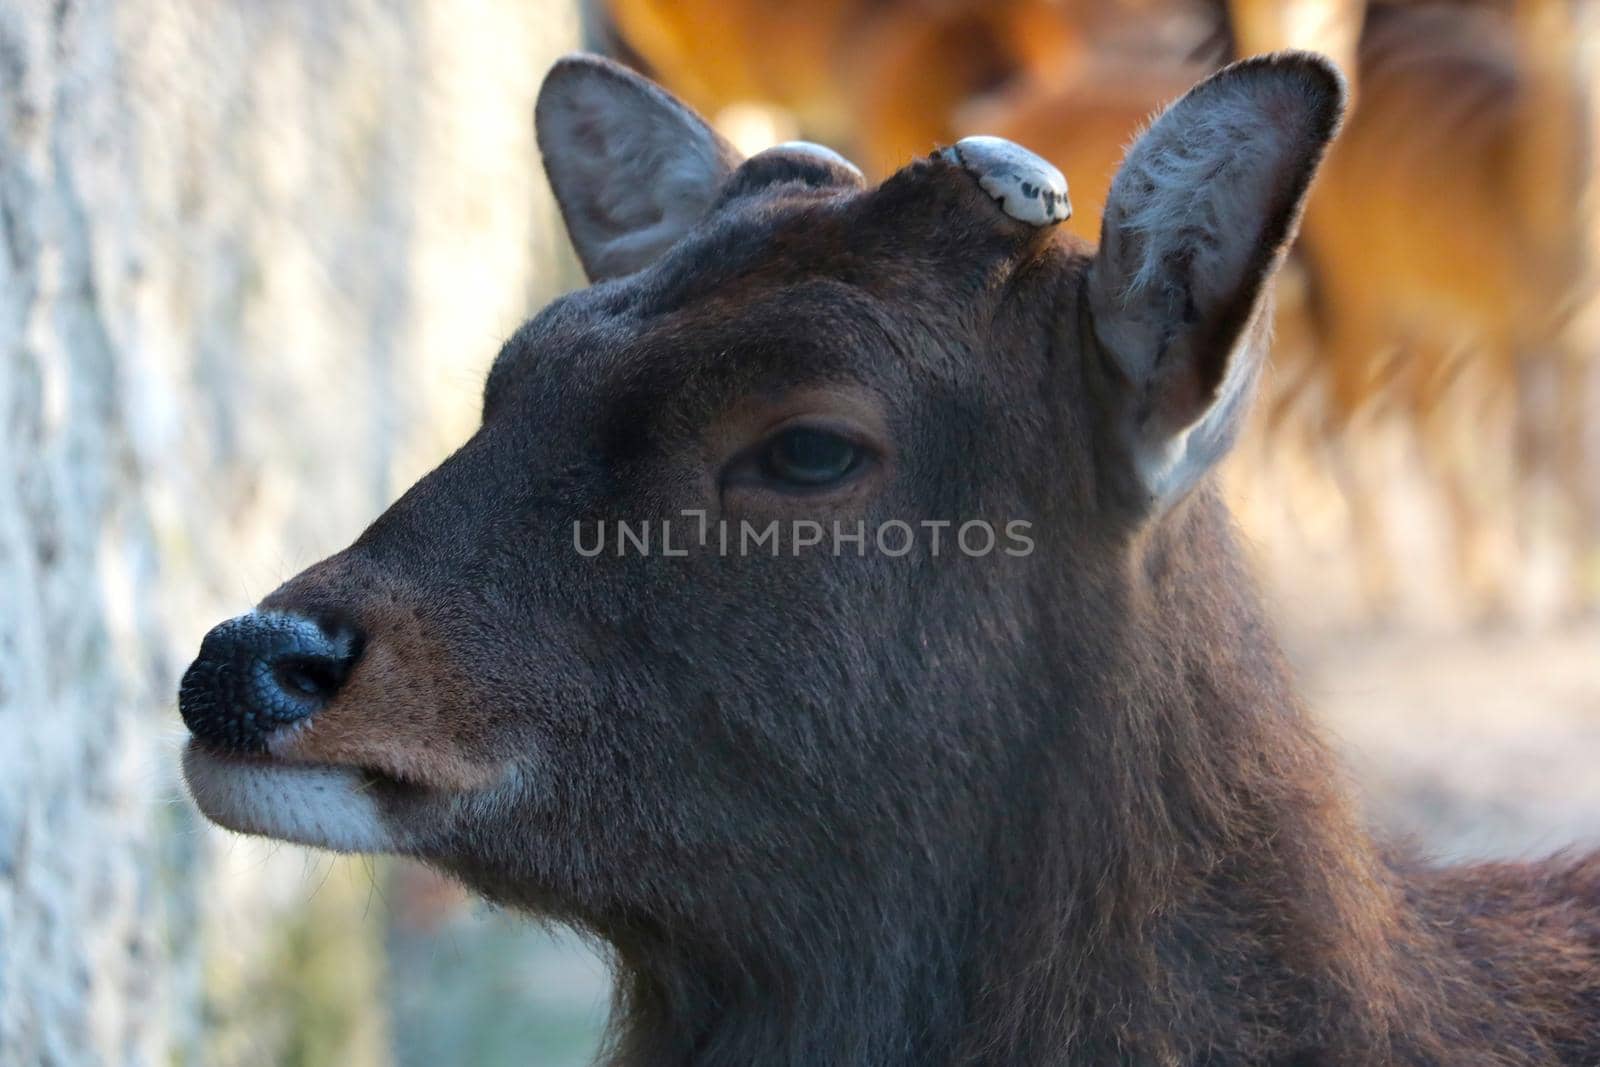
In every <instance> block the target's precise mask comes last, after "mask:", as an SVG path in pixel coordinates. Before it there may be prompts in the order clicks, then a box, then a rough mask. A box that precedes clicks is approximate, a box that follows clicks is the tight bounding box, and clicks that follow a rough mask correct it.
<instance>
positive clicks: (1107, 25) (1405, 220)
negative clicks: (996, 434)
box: [604, 0, 1600, 610]
mask: <svg viewBox="0 0 1600 1067" xmlns="http://www.w3.org/2000/svg"><path fill="white" fill-rule="evenodd" d="M604 6H605V13H606V14H607V15H608V16H609V18H610V20H611V25H612V27H613V31H612V32H613V33H614V34H615V36H616V38H617V40H619V41H622V42H625V43H626V46H627V49H628V50H630V51H631V52H632V53H633V54H634V57H635V58H636V60H637V61H639V62H641V64H642V65H644V66H645V67H646V68H647V69H648V70H649V71H650V72H651V73H653V74H654V75H655V76H657V77H658V78H660V79H661V80H662V81H663V82H664V83H665V84H666V85H668V86H669V87H671V88H672V89H674V90H675V91H678V92H681V93H684V94H685V95H686V96H687V97H688V98H689V99H690V101H691V102H693V103H694V104H696V105H697V106H699V107H701V108H702V109H705V110H707V111H708V112H710V113H712V114H715V113H716V112H717V110H718V109H719V108H721V107H724V106H726V105H728V104H730V103H735V102H741V101H755V102H762V103H767V104H771V105H775V106H779V107H782V108H785V109H788V110H789V111H791V112H792V113H793V114H794V116H795V117H796V118H797V120H798V122H799V124H800V127H801V129H802V131H803V132H805V133H806V134H808V135H811V136H816V137H819V138H822V139H826V140H829V141H831V142H833V143H836V144H839V145H840V146H841V147H845V148H847V149H848V150H850V151H851V152H853V153H854V155H855V158H856V160H857V162H859V163H860V164H861V165H862V166H863V167H864V168H865V169H866V170H867V172H868V173H869V174H881V173H883V172H884V171H885V170H886V169H887V168H888V167H889V166H890V165H892V163H893V162H894V161H897V160H900V159H903V158H905V157H906V156H909V155H914V154H916V153H919V152H925V151H927V150H928V149H929V148H930V147H931V146H932V145H933V144H935V143H948V142H950V141H953V140H954V139H956V138H958V137H960V136H963V135H966V134H969V133H978V132H982V133H992V134H997V135H999V136H1004V137H1008V138H1011V139H1013V140H1017V141H1019V142H1021V143H1024V144H1027V145H1028V146H1029V147H1031V148H1033V149H1035V150H1036V151H1039V152H1040V153H1042V154H1044V155H1045V156H1047V157H1049V158H1050V159H1051V160H1052V162H1054V163H1056V164H1057V165H1058V166H1059V167H1060V168H1061V169H1062V170H1063V172H1065V173H1066V175H1067V177H1068V180H1069V182H1070V183H1071V186H1072V199H1073V204H1074V209H1075V214H1074V217H1073V219H1072V220H1071V221H1070V222H1069V223H1068V225H1069V227H1070V228H1072V229H1073V230H1074V231H1075V232H1077V233H1079V234H1081V235H1083V236H1086V237H1090V238H1093V237H1097V236H1098V232H1099V225H1100V212H1101V207H1102V205H1103V204H1104V199H1105V194H1106V190H1107V188H1108V187H1109V183H1110V179H1111V175H1112V173H1113V171H1114V170H1115V167H1116V164H1117V162H1118V161H1119V160H1120V159H1121V156H1122V151H1123V149H1124V147H1125V146H1126V144H1127V143H1128V141H1129V140H1130V139H1131V137H1132V136H1133V134H1134V133H1135V132H1136V131H1137V130H1138V129H1139V128H1140V126H1141V125H1142V124H1143V122H1144V121H1145V119H1146V118H1147V117H1148V115H1149V114H1150V113H1151V112H1152V111H1153V110H1155V109H1156V108H1157V107H1159V106H1160V105H1161V104H1162V103H1164V102H1165V101H1167V100H1170V99H1171V98H1173V97H1174V96H1176V95H1177V94H1178V92H1179V91H1180V90H1181V89H1182V88H1183V87H1184V86H1185V85H1187V84H1189V83H1190V82H1192V81H1193V80H1194V78H1195V77H1197V76H1198V75H1199V74H1200V73H1203V72H1204V71H1205V70H1206V69H1209V68H1211V67H1214V66H1215V65H1217V64H1218V63H1219V62H1220V61H1222V60H1224V59H1225V58H1227V57H1228V55H1229V53H1238V54H1251V53H1256V52H1262V51H1267V50H1271V49H1275V48H1281V47H1287V46H1293V47H1313V48H1318V49H1320V50H1322V51H1325V52H1328V53H1329V54H1331V55H1332V56H1333V57H1334V58H1335V60H1336V61H1338V62H1340V64H1341V65H1342V66H1344V67H1345V69H1346V71H1347V73H1348V74H1349V75H1350V76H1351V78H1352V82H1353V84H1354V86H1355V89H1356V106H1355V108H1354V110H1353V112H1352V115H1351V118H1350V120H1349V122H1348V124H1347V127H1346V132H1345V134H1344V137H1343V138H1342V140H1341V141H1340V143H1339V144H1338V145H1336V146H1335V148H1334V150H1333V152H1332V153H1331V154H1330V157H1329V160H1328V164H1327V167H1326V169H1325V171H1324V175H1323V178H1322V181H1321V182H1320V184H1319V186H1318V188H1317V190H1316V192H1315V193H1314V194H1313V196H1312V198H1311V202H1310V204H1309V205H1308V208H1307V214H1306V220H1305V225H1304V231H1303V234H1302V237H1301V240H1300V243H1299V246H1298V249H1297V259H1298V264H1299V266H1300V268H1301V271H1302V272H1303V277H1304V279H1305V280H1304V285H1303V292H1304V293H1305V299H1303V300H1299V301H1297V300H1293V299H1290V300H1286V301H1284V303H1283V305H1282V308H1281V310H1280V322H1279V331H1278V332H1279V335H1280V338H1281V343H1280V345H1279V351H1278V360H1279V364H1280V369H1279V373H1278V374H1277V376H1276V377H1275V379H1274V381H1275V383H1276V384H1275V388H1276V390H1277V392H1278V394H1279V395H1278V396H1277V397H1276V399H1275V400H1274V402H1273V409H1274V410H1275V412H1276V413H1277V416H1278V418H1277V419H1276V420H1275V421H1276V422H1277V423H1278V424H1279V425H1280V427H1284V428H1288V427H1294V428H1298V429H1299V430H1300V431H1302V432H1303V433H1304V434H1305V435H1306V436H1307V437H1308V438H1309V439H1310V441H1311V443H1312V444H1313V445H1314V446H1315V447H1318V448H1321V447H1323V446H1327V447H1329V448H1331V449H1332V453H1331V454H1332V461H1333V462H1332V466H1333V470H1334V473H1335V476H1336V477H1338V478H1339V480H1340V484H1341V487H1342V488H1343V489H1344V491H1345V496H1346V498H1347V500H1348V502H1349V505H1350V514H1351V517H1352V522H1353V527H1354V529H1353V533H1354V534H1355V540H1356V544H1357V547H1358V549H1360V550H1361V551H1362V552H1363V556H1364V562H1363V570H1364V576H1365V580H1366V584H1367V587H1368V596H1369V598H1370V600H1371V602H1372V603H1373V605H1374V606H1378V607H1382V606H1386V605H1387V603H1388V602H1389V600H1390V599H1391V598H1392V596H1393V590H1392V580H1391V578H1390V576H1389V573H1388V572H1389V565H1388V563H1387V555H1386V550H1385V548H1384V546H1383V541H1384V532H1383V526H1384V522H1383V515H1382V513H1381V509H1380V507H1379V505H1378V504H1377V503H1376V502H1375V500H1376V498H1377V497H1378V496H1379V495H1381V490H1380V488H1379V487H1377V486H1374V485H1371V484H1366V483H1364V482H1363V480H1362V477H1361V473H1360V472H1359V470H1357V469H1356V468H1355V467H1354V466H1352V464H1351V462H1350V461H1349V460H1348V458H1347V457H1346V456H1345V454H1344V445H1343V442H1344V441H1345V440H1346V439H1347V437H1348V432H1349V431H1350V429H1351V426H1350V424H1351V421H1352V420H1353V419H1355V418H1356V417H1357V416H1359V415H1364V414H1366V413H1368V412H1375V413H1378V414H1380V415H1383V416H1387V417H1391V418H1398V419H1399V421H1401V422H1402V423H1403V424H1405V425H1407V426H1409V427H1410V429H1411V432H1412V434H1413V436H1414V437H1415V439H1416V442H1417V445H1418V450H1419V453H1420V455H1421V457H1422V459H1423V461H1424V463H1425V466H1426V469H1427V471H1428V473H1429V474H1430V476H1431V477H1432V479H1433V480H1434V481H1435V482H1436V484H1437V486H1438V488H1439V491H1440V492H1441V494H1442V495H1443V497H1444V499H1445V501H1446V509H1447V511H1448V514H1449V518H1450V520H1451V522H1450V527H1451V531H1452V536H1453V537H1454V539H1455V543H1456V548H1455V555H1456V564H1455V571H1456V573H1457V576H1458V577H1459V578H1460V580H1461V584H1462V585H1463V586H1464V588H1465V590H1466V592H1465V594H1464V596H1463V599H1464V601H1465V604H1466V606H1468V607H1470V608H1472V609H1475V610H1494V609H1495V608H1496V606H1497V605H1498V604H1499V603H1500V602H1501V600H1502V599H1503V597H1504V596H1505V594H1506V590H1505V586H1506V585H1507V584H1508V583H1509V582H1510V581H1511V576H1510V575H1508V574H1507V573H1505V571H1506V567H1505V564H1504V563H1503V562H1501V563H1496V562H1494V561H1493V560H1492V559H1491V552H1490V550H1489V548H1488V547H1486V545H1487V542H1488V533H1487V531H1489V530H1490V529H1491V528H1494V527H1495V526H1496V524H1497V523H1498V524H1500V525H1501V526H1503V525H1505V523H1504V517H1505V513H1506V512H1507V511H1508V510H1519V509H1520V510H1521V511H1522V512H1525V513H1527V514H1528V515H1530V516H1532V517H1533V518H1534V519H1536V520H1537V521H1539V522H1542V523H1543V524H1544V525H1545V526H1546V527H1548V528H1549V529H1550V530H1553V531H1554V536H1555V538H1556V539H1557V540H1558V541H1559V543H1561V544H1562V545H1563V546H1564V551H1565V552H1566V553H1567V554H1568V556H1569V564H1570V568H1569V572H1568V573H1569V575H1570V577H1571V581H1570V582H1569V583H1568V586H1569V588H1571V590H1572V591H1573V596H1572V601H1573V603H1574V605H1576V604H1577V603H1582V602H1586V601H1587V602H1592V601H1593V599H1594V597H1595V594H1596V592H1597V589H1596V588H1594V585H1595V584H1596V579H1597V578H1600V576H1597V575H1594V574H1588V575H1587V576H1585V568H1586V567H1587V568H1589V569H1591V570H1592V569H1593V567H1594V563H1595V560H1596V558H1597V553H1600V458H1597V456H1596V454H1595V452H1596V449H1595V447H1594V445H1593V443H1592V440H1591V441H1586V434H1587V435H1589V436H1590V437H1591V438H1592V437H1593V431H1592V430H1589V429H1588V428H1587V427H1586V424H1585V422H1586V417H1588V419H1589V421H1594V420H1593V418H1592V408H1593V404H1594V395H1595V391H1596V389H1595V379H1596V377H1597V375H1596V369H1595V368H1596V365H1597V362H1600V361H1597V360H1595V359H1594V358H1593V357H1592V355H1591V350H1592V348H1593V342H1592V338H1591V336H1589V333H1590V332H1592V328H1591V329H1590V330H1589V331H1588V332H1586V329H1585V327H1586V325H1588V324H1587V322H1586V317H1585V316H1584V315H1583V314H1582V312H1583V311H1584V308H1585V304H1586V303H1587V301H1588V299H1589V297H1590V294H1591V289H1592V283H1591V273H1590V271H1591V264H1590V259H1591V255H1592V242H1593V240H1594V237H1595V233H1594V226H1593V221H1592V206H1593V205H1592V200H1593V197H1592V195H1591V188H1590V186H1591V181H1592V177H1591V160H1590V142H1591V140H1592V127H1591V123H1590V113H1591V100H1590V86H1589V85H1588V84H1587V81H1586V78H1587V75H1586V74H1585V73H1584V71H1585V70H1586V69H1587V66H1588V65H1590V64H1588V63H1587V60H1586V57H1585V55H1584V54H1583V51H1582V50H1583V48H1584V47H1587V41H1588V36H1589V35H1586V34H1585V32H1584V26H1583V25H1582V24H1581V23H1582V20H1583V19H1584V18H1586V17H1589V12H1588V11H1587V9H1586V7H1585V6H1584V5H1583V4H1582V2H1581V0H1442V2H1427V0H1409V2H1395V0H1385V2H1373V3H1368V2H1367V0H1286V2H1279V0H1228V2H1227V3H1222V2H1218V0H1210V2H1205V0H1200V2H1185V0H1123V2H1120V3H1117V2H1106V3H1091V2H1087V0H1063V2H1058V3H1052V2H1049V0H998V2H992V3H985V2H978V0H942V2H936V0H893V2H867V0H824V2H822V3H819V4H815V5H809V4H808V5H803V6H800V7H796V6H795V5H791V4H785V3H780V2H777V0H734V2H726V3H721V2H719V3H712V2H709V0H701V2H694V0H691V2H678V0H673V2H670V3H669V2H664V0H609V2H608V3H606V4H605V5H604ZM1464 369H1465V371H1466V373H1463V370H1464ZM1462 379H1466V381H1463V380H1462ZM1468 381H1470V383H1471V386H1470V387H1468V385H1467V382H1468ZM1508 423H1510V424H1511V426H1512V427H1514V428H1513V429H1511V430H1510V431H1509V432H1500V433H1497V432H1495V429H1497V428H1499V427H1505V426H1507V425H1508ZM1485 427H1489V428H1490V429H1489V430H1486V429H1485ZM1501 439H1505V440H1507V441H1514V442H1515V445H1514V455H1512V456H1509V457H1507V456H1504V455H1502V454H1501V453H1502V452H1503V451H1504V449H1503V448H1501V446H1500V441H1501ZM1368 480H1369V481H1370V479H1368ZM1530 490H1538V492H1534V491H1530ZM1552 490H1553V491H1552ZM1508 505H1511V507H1509V508H1508ZM1536 505H1537V506H1536ZM1584 581H1588V582H1589V583H1590V586H1589V587H1588V588H1584V586H1583V583H1584Z"/></svg>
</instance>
